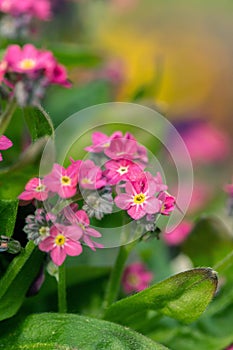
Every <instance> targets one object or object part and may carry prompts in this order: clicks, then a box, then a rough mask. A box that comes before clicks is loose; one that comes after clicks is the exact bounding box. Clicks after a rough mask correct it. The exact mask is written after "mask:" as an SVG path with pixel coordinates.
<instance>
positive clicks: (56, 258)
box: [50, 247, 66, 266]
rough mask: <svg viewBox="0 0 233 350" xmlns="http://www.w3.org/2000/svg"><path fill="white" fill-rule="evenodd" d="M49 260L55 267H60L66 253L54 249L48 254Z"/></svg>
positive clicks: (56, 248) (63, 250)
mask: <svg viewBox="0 0 233 350" xmlns="http://www.w3.org/2000/svg"><path fill="white" fill-rule="evenodd" d="M50 256H51V259H52V260H53V262H54V264H55V265H57V266H61V265H62V264H63V262H64V261H65V258H66V252H65V249H64V248H61V247H55V248H54V249H53V250H52V251H51V253H50Z"/></svg>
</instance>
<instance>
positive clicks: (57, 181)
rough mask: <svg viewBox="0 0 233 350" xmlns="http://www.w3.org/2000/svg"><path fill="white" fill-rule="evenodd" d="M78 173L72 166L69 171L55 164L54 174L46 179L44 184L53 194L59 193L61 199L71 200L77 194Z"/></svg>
mask: <svg viewBox="0 0 233 350" xmlns="http://www.w3.org/2000/svg"><path fill="white" fill-rule="evenodd" d="M77 183H78V172H77V171H76V167H75V166H74V165H73V164H71V165H70V166H69V167H68V168H67V169H65V168H63V167H62V166H61V165H59V164H54V166H53V169H52V172H51V173H50V174H48V175H46V176H45V177H44V184H45V185H46V186H47V187H48V189H49V190H50V191H52V192H55V193H58V194H59V196H60V197H61V198H70V197H73V196H74V195H75V194H76V191H77Z"/></svg>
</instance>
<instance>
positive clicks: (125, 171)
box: [117, 166, 129, 175]
mask: <svg viewBox="0 0 233 350" xmlns="http://www.w3.org/2000/svg"><path fill="white" fill-rule="evenodd" d="M128 168H129V166H121V167H120V168H119V169H118V170H117V172H118V173H119V174H120V175H124V174H126V173H127V172H128Z"/></svg>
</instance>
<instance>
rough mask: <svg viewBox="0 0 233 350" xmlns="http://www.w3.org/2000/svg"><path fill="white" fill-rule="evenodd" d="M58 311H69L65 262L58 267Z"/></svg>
mask: <svg viewBox="0 0 233 350" xmlns="http://www.w3.org/2000/svg"><path fill="white" fill-rule="evenodd" d="M57 286H58V312H59V313H66V312H67V301H66V270H65V263H63V264H62V265H61V266H59V268H58V284H57Z"/></svg>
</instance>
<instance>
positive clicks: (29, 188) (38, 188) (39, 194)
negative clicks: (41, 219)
mask: <svg viewBox="0 0 233 350" xmlns="http://www.w3.org/2000/svg"><path fill="white" fill-rule="evenodd" d="M48 192H49V190H48V188H47V187H46V186H45V185H44V181H43V180H41V179H39V178H38V177H34V178H33V179H31V180H29V181H28V183H27V184H26V186H25V191H23V192H22V193H21V194H20V195H19V196H18V198H19V199H20V200H23V201H31V200H33V199H37V200H38V201H44V200H46V199H47V198H48Z"/></svg>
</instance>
